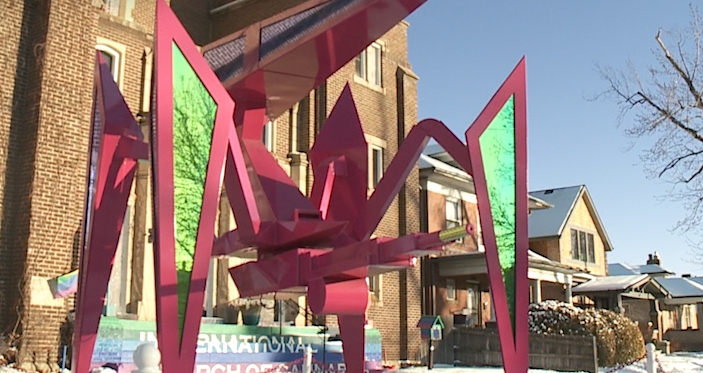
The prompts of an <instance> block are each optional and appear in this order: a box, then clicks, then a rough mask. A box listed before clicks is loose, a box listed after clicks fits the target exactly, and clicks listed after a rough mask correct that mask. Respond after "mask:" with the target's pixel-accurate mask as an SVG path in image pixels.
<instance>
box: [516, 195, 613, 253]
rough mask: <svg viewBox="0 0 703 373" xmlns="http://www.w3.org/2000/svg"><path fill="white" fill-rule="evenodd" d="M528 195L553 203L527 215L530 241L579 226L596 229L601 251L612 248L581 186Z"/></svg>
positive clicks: (588, 196)
mask: <svg viewBox="0 0 703 373" xmlns="http://www.w3.org/2000/svg"><path fill="white" fill-rule="evenodd" d="M530 195H531V196H533V197H535V198H539V199H541V200H543V201H545V202H547V203H549V204H551V205H553V206H554V207H553V208H550V209H544V210H537V211H533V212H532V213H531V214H530V225H529V234H530V240H536V239H545V238H556V237H561V236H562V235H563V234H564V232H565V229H566V227H567V226H570V227H574V228H579V227H580V228H583V229H586V230H590V231H593V232H594V233H596V232H597V233H598V235H599V236H600V238H601V240H602V241H603V246H604V249H605V251H612V249H613V248H612V244H611V242H610V238H609V237H608V235H607V233H606V231H605V228H604V227H603V223H602V221H601V220H600V217H599V216H598V212H597V211H596V208H595V205H594V204H593V201H592V199H591V196H590V194H589V193H588V189H586V186H585V185H576V186H571V187H565V188H555V189H546V190H541V191H535V192H530Z"/></svg>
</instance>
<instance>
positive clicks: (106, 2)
mask: <svg viewBox="0 0 703 373" xmlns="http://www.w3.org/2000/svg"><path fill="white" fill-rule="evenodd" d="M103 12H105V13H107V14H111V15H113V16H119V15H120V0H103Z"/></svg>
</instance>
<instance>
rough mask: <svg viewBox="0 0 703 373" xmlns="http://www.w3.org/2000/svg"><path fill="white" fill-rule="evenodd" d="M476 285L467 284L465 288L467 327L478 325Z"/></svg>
mask: <svg viewBox="0 0 703 373" xmlns="http://www.w3.org/2000/svg"><path fill="white" fill-rule="evenodd" d="M478 304H479V303H478V285H476V284H467V286H466V315H467V318H468V320H466V323H467V324H469V325H478V323H479V320H478V316H479V313H478Z"/></svg>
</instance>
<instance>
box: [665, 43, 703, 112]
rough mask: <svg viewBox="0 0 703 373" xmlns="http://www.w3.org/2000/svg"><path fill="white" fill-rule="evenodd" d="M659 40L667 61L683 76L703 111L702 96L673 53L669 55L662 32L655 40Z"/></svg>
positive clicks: (697, 104) (697, 105)
mask: <svg viewBox="0 0 703 373" xmlns="http://www.w3.org/2000/svg"><path fill="white" fill-rule="evenodd" d="M655 39H656V40H657V43H659V47H660V48H661V50H662V51H663V52H664V55H665V56H666V59H667V60H668V61H669V63H670V64H671V66H672V67H673V68H674V70H676V72H677V73H678V74H679V76H681V79H683V80H684V82H686V85H687V86H688V90H689V91H690V92H691V94H692V95H693V97H694V98H695V99H696V107H698V108H699V109H703V99H701V94H700V93H699V92H698V90H697V89H696V87H695V86H694V85H693V80H691V77H690V76H689V75H688V74H686V72H685V71H684V70H683V69H681V66H679V64H678V63H677V62H676V60H675V59H674V57H672V56H671V53H669V49H667V48H666V45H664V42H663V41H662V39H661V30H659V31H658V32H657V36H656V38H655Z"/></svg>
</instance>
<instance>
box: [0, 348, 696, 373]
mask: <svg viewBox="0 0 703 373" xmlns="http://www.w3.org/2000/svg"><path fill="white" fill-rule="evenodd" d="M657 357H658V359H659V362H660V363H661V367H662V368H663V370H664V373H688V372H693V373H696V372H699V373H703V352H679V353H674V354H670V355H663V354H657ZM435 371H436V372H437V373H499V372H502V371H503V369H501V368H490V367H455V366H451V365H435V367H434V369H432V370H431V371H430V372H435ZM612 371H613V368H601V369H600V372H601V373H606V372H612ZM427 372H428V370H427V367H415V368H406V369H402V370H400V371H399V373H427ZM530 372H533V373H555V371H553V370H541V369H530ZM615 372H618V373H646V369H645V366H644V360H642V361H639V362H637V363H635V364H632V365H630V366H627V367H624V368H622V369H620V370H617V371H615ZM0 373H25V372H23V371H20V370H16V369H12V368H10V367H0Z"/></svg>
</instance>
